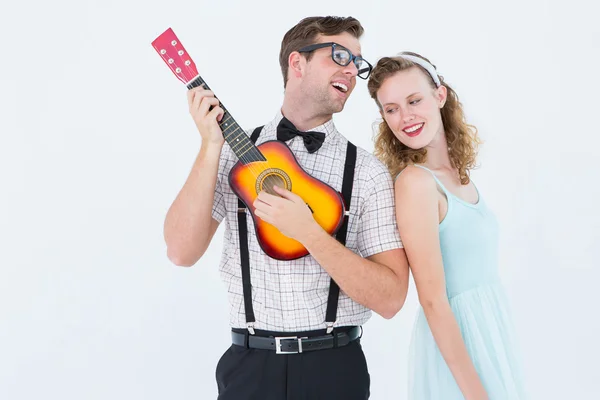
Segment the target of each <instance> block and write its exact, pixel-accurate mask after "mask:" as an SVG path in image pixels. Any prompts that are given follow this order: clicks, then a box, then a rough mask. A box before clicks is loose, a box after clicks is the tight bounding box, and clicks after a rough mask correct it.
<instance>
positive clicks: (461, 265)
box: [368, 53, 525, 400]
mask: <svg viewBox="0 0 600 400" xmlns="http://www.w3.org/2000/svg"><path fill="white" fill-rule="evenodd" d="M368 87H369V93H370V95H371V97H372V98H373V99H374V100H375V102H376V103H377V105H378V107H379V109H380V112H381V115H382V117H383V121H382V122H381V124H380V125H379V133H378V135H377V136H376V139H375V154H376V155H377V156H378V157H379V158H380V159H381V160H382V161H383V162H384V163H385V164H386V165H387V167H388V168H389V170H390V172H391V173H392V175H393V176H395V177H397V178H396V183H395V196H396V219H397V221H398V229H399V230H400V235H401V237H402V241H403V243H404V247H405V250H406V254H407V256H408V259H409V263H410V266H411V271H412V274H413V277H414V280H415V283H416V286H417V292H418V295H419V302H420V304H421V307H420V309H419V313H418V316H417V320H416V322H415V328H414V334H413V339H412V343H411V365H410V367H411V368H410V371H411V379H410V387H409V395H410V396H409V397H410V398H412V399H415V400H429V399H432V400H433V399H440V400H454V399H467V400H471V399H477V400H480V399H491V400H496V399H497V400H515V399H523V398H524V396H525V395H524V390H523V384H522V378H521V372H520V366H519V363H518V361H517V359H518V357H517V354H516V350H515V346H516V343H515V339H514V335H513V327H512V322H511V319H510V316H509V312H508V305H507V300H506V298H505V295H504V292H503V289H502V286H501V284H500V279H499V275H498V257H497V256H498V250H497V249H498V227H497V222H496V219H495V217H494V215H493V214H492V212H491V211H490V209H489V208H488V207H487V206H486V204H485V202H484V200H483V198H482V197H481V194H480V193H479V192H478V190H477V188H476V187H475V185H474V184H473V182H472V181H471V180H470V178H469V171H470V170H471V169H472V168H473V167H474V165H475V158H476V150H477V145H478V144H479V140H478V138H477V130H476V129H475V128H474V127H472V126H470V125H468V124H467V123H466V122H465V118H464V113H463V110H462V106H461V104H460V103H459V100H458V96H457V95H456V93H455V92H454V90H452V88H451V87H450V86H449V85H448V84H446V83H445V82H444V80H443V78H442V77H440V76H438V74H437V72H436V69H435V67H434V66H433V65H432V64H431V63H430V62H429V61H428V60H427V59H425V58H424V57H421V56H420V55H418V54H415V53H401V54H400V55H399V56H397V57H385V58H383V59H381V60H379V62H378V63H377V66H376V67H375V69H374V70H373V72H372V74H371V78H370V80H369V84H368Z"/></svg>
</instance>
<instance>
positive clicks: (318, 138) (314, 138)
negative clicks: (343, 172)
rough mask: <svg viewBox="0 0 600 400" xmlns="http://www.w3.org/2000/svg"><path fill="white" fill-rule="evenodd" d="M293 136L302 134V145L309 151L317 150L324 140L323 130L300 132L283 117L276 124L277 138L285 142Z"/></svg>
mask: <svg viewBox="0 0 600 400" xmlns="http://www.w3.org/2000/svg"><path fill="white" fill-rule="evenodd" d="M295 136H302V139H303V140H304V146H305V147H306V150H308V152H309V153H314V152H315V151H317V150H319V148H320V147H321V145H322V144H323V142H324V141H325V134H324V133H323V132H300V131H299V130H298V129H296V127H295V126H294V124H292V123H291V122H290V121H289V120H288V119H287V118H285V117H283V119H282V120H281V122H279V125H277V140H281V141H282V142H287V141H288V140H290V139H292V138H293V137H295Z"/></svg>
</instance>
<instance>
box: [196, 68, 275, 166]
mask: <svg viewBox="0 0 600 400" xmlns="http://www.w3.org/2000/svg"><path fill="white" fill-rule="evenodd" d="M198 86H202V87H204V88H205V89H207V90H210V88H209V87H208V85H207V84H206V82H204V80H203V79H202V78H201V77H200V76H199V75H198V76H197V77H196V78H195V79H194V80H193V81H191V82H190V83H188V84H187V88H188V89H192V88H195V87H198ZM219 103H220V104H219V105H220V107H221V108H222V109H223V111H224V112H225V113H224V115H223V118H221V121H220V122H219V126H220V127H221V131H223V137H224V138H225V140H226V141H227V143H229V146H230V147H231V150H233V152H234V153H235V155H236V156H237V157H238V159H239V160H240V161H241V162H242V164H248V163H251V162H255V161H266V160H267V159H266V158H265V157H264V156H263V155H262V153H261V152H260V150H258V148H257V147H256V146H255V145H254V143H252V141H251V140H250V138H249V137H248V135H247V134H246V132H245V131H244V130H243V129H242V128H241V127H240V126H239V125H238V123H237V122H236V121H235V119H233V117H232V116H231V114H230V113H229V111H227V109H226V108H225V106H224V105H223V103H221V102H220V101H219Z"/></svg>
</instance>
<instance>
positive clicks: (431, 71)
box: [398, 53, 441, 87]
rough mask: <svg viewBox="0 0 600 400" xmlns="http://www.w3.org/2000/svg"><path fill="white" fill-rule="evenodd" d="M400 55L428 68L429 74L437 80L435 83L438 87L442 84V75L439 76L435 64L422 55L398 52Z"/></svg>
mask: <svg viewBox="0 0 600 400" xmlns="http://www.w3.org/2000/svg"><path fill="white" fill-rule="evenodd" d="M398 57H402V58H404V59H406V60H409V61H412V62H414V63H415V64H419V65H420V66H421V67H423V68H425V70H427V72H429V75H431V79H433V81H434V82H435V85H436V86H437V87H440V85H441V82H440V77H439V76H438V74H437V71H436V70H435V68H434V67H433V65H431V64H430V63H428V62H427V61H425V60H423V59H422V58H420V57H415V56H411V55H409V54H403V53H398Z"/></svg>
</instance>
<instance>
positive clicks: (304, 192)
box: [152, 28, 345, 260]
mask: <svg viewBox="0 0 600 400" xmlns="http://www.w3.org/2000/svg"><path fill="white" fill-rule="evenodd" d="M152 46H153V47H154V49H155V50H156V51H157V52H158V54H159V55H160V56H161V58H162V59H163V60H164V61H165V63H166V64H167V65H168V66H169V68H170V69H171V71H172V72H173V73H174V74H175V76H176V77H177V78H178V79H179V80H180V81H181V82H183V83H185V85H186V86H187V88H188V89H192V88H194V87H198V86H202V87H203V88H205V89H208V90H210V89H209V87H208V85H207V84H206V82H205V81H204V80H203V79H202V78H201V77H200V75H199V74H198V71H197V69H196V65H195V63H194V61H193V60H192V59H191V58H190V56H189V55H188V53H187V51H186V50H185V48H184V47H183V45H182V44H181V41H180V40H179V39H178V38H177V36H176V35H175V33H174V32H173V30H172V29H171V28H169V29H167V30H166V31H165V32H163V33H162V34H161V35H160V36H158V37H157V38H156V39H155V40H154V41H153V42H152ZM219 103H220V102H219ZM219 106H220V107H221V108H222V109H223V110H224V112H225V113H224V115H223V118H222V119H221V121H220V122H219V126H220V127H221V130H222V132H223V136H224V138H225V141H226V142H227V143H228V144H229V146H230V147H231V150H232V151H233V152H234V153H235V155H236V156H237V158H238V162H237V163H236V164H235V165H234V166H233V168H232V169H231V171H230V173H229V185H230V186H231V189H232V190H233V192H234V193H235V194H236V196H238V198H239V199H240V200H241V201H242V202H243V203H244V204H245V205H246V207H247V208H248V210H249V211H250V213H251V215H252V219H253V221H254V228H255V231H256V237H257V239H258V243H259V244H260V247H261V248H262V250H263V251H264V252H265V253H266V254H267V255H268V256H269V257H271V258H274V259H277V260H294V259H297V258H300V257H304V256H305V255H307V254H308V251H307V250H306V248H305V247H304V246H303V245H302V244H301V243H300V242H298V241H296V240H294V239H291V238H289V237H287V236H285V235H284V234H282V233H281V232H280V231H279V230H278V229H277V228H275V227H274V226H273V225H271V224H269V223H267V222H265V221H263V220H261V219H260V218H258V217H256V215H255V208H254V206H253V205H252V204H253V203H254V200H255V199H256V197H257V196H258V193H260V192H261V191H262V190H264V191H266V192H267V193H270V194H273V195H276V196H277V193H276V192H275V191H274V190H273V185H277V186H278V187H283V188H285V189H287V190H289V191H291V192H293V193H295V194H297V195H298V196H300V197H301V198H302V199H303V200H304V201H305V202H306V204H307V205H308V207H309V208H310V209H311V211H312V213H313V217H314V219H315V221H317V223H318V224H319V225H320V226H321V227H322V228H323V229H324V230H325V231H326V232H328V233H329V234H331V235H333V234H335V233H336V232H337V230H338V229H339V228H340V226H341V224H342V222H343V219H344V214H345V206H344V201H343V198H342V196H341V195H340V193H339V192H337V191H336V190H334V189H333V188H332V187H331V186H329V185H327V184H326V183H324V182H322V181H320V180H318V179H316V178H314V177H312V176H310V175H309V174H308V173H307V172H306V171H304V169H303V168H302V167H301V166H300V164H298V161H297V160H296V157H295V156H294V154H293V153H292V152H291V150H290V149H289V147H288V146H287V145H286V144H285V143H284V142H281V141H278V140H270V141H267V142H264V143H262V144H260V145H259V146H255V145H254V143H252V141H251V140H250V138H249V137H248V135H247V134H246V133H245V131H244V130H243V129H242V128H240V126H239V125H238V123H237V122H236V121H235V120H234V119H233V117H232V116H231V114H230V113H229V111H227V109H226V108H225V107H224V106H223V105H222V104H221V103H220V104H219Z"/></svg>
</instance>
